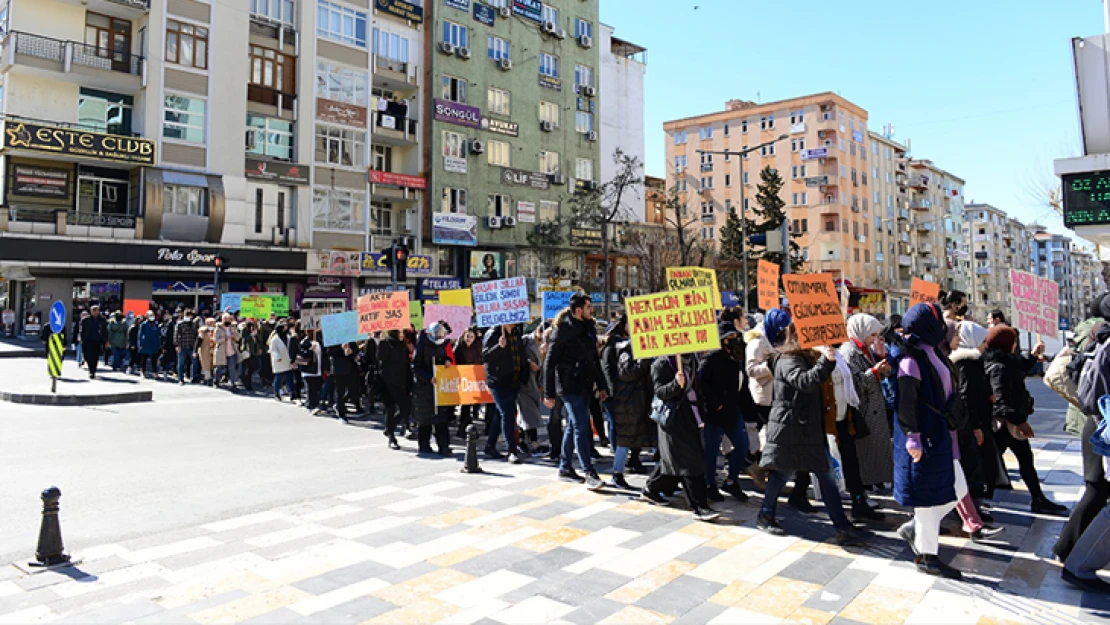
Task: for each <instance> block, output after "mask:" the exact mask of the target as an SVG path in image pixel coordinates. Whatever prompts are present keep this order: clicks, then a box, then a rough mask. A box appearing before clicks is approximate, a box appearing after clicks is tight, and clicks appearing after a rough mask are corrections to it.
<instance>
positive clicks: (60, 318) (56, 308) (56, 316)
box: [50, 300, 66, 334]
mask: <svg viewBox="0 0 1110 625" xmlns="http://www.w3.org/2000/svg"><path fill="white" fill-rule="evenodd" d="M65 327H66V305H65V304H63V303H62V302H61V300H55V301H54V305H53V306H51V307H50V330H51V331H53V332H54V334H61V332H62V329H63V328H65Z"/></svg>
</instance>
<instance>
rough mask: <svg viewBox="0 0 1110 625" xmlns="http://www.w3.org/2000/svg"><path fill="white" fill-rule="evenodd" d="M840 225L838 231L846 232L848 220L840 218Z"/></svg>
mask: <svg viewBox="0 0 1110 625" xmlns="http://www.w3.org/2000/svg"><path fill="white" fill-rule="evenodd" d="M840 225H841V230H840V231H841V232H844V233H847V232H848V220H847V219H841V220H840Z"/></svg>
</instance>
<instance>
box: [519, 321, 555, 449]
mask: <svg viewBox="0 0 1110 625" xmlns="http://www.w3.org/2000/svg"><path fill="white" fill-rule="evenodd" d="M542 325H543V324H540V326H542ZM540 326H537V328H536V330H533V331H532V332H529V333H527V334H525V335H524V336H523V337H522V338H521V340H520V341H521V343H522V344H523V345H524V355H525V357H526V358H527V359H528V368H529V369H531V370H532V375H531V376H529V377H528V381H527V382H526V383H524V384H523V385H521V387H520V395H518V396H517V398H516V405H517V426H519V427H520V430H521V433H520V438H521V439H522V441H521V442H522V444H526V445H528V451H529V452H531V454H532V455H533V456H539V455H542V454H546V453H547V452H548V451H550V449H548V448H546V447H541V446H540V426H541V425H543V412H542V410H541V408H540V405H541V404H542V403H543V402H542V398H541V396H540V382H539V372H540V363H542V362H543V360H541V358H540V341H542V340H543V339H542V336H541V331H540V330H539V327H540Z"/></svg>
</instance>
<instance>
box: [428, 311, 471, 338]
mask: <svg viewBox="0 0 1110 625" xmlns="http://www.w3.org/2000/svg"><path fill="white" fill-rule="evenodd" d="M472 312H473V311H471V310H470V307H469V306H444V305H443V304H425V305H424V324H425V325H424V326H423V327H428V326H431V325H432V324H433V323H436V322H437V321H445V322H447V325H449V326H451V332H450V333H449V334H448V335H447V338H449V339H451V340H452V341H455V340H458V339H460V338H462V335H463V333H465V332H466V329H467V328H468V327H470V316H471V314H472Z"/></svg>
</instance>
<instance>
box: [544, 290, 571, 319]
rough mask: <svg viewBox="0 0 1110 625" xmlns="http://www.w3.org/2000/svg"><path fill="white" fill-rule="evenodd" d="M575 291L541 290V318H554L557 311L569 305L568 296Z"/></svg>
mask: <svg viewBox="0 0 1110 625" xmlns="http://www.w3.org/2000/svg"><path fill="white" fill-rule="evenodd" d="M576 292H577V291H543V318H544V319H554V318H555V315H557V314H559V311H560V310H562V309H564V308H566V307H567V306H570V296H571V295H574V294H575V293H576Z"/></svg>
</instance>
